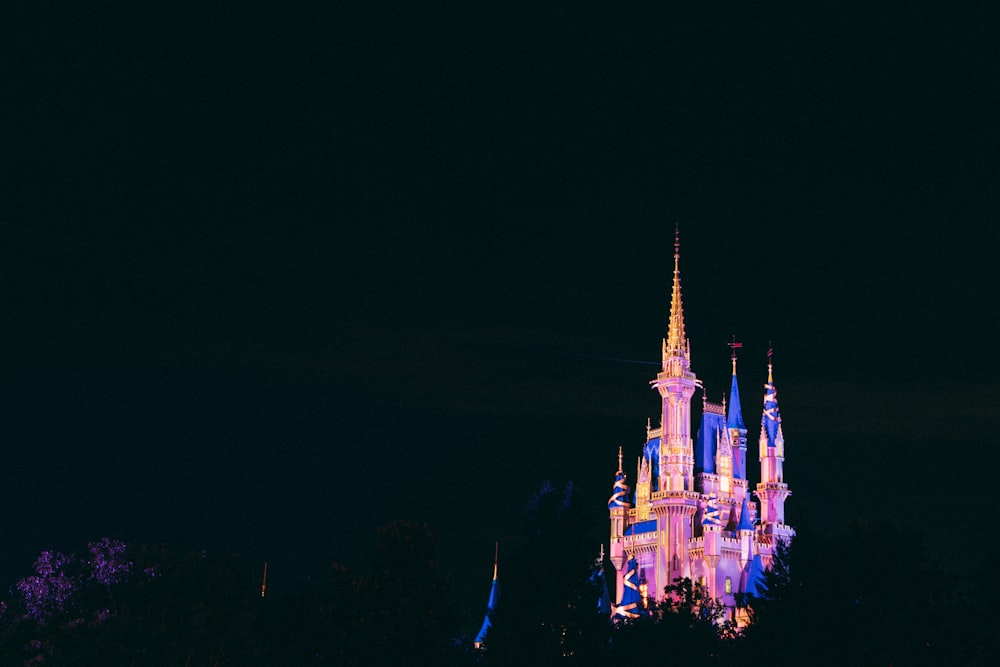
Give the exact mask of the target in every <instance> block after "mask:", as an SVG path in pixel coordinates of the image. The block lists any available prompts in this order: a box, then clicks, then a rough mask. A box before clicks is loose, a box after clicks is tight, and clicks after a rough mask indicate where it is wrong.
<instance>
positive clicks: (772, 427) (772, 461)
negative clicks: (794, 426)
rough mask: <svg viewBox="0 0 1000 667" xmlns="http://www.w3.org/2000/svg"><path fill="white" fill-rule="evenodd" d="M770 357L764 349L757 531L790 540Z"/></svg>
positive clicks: (782, 438) (782, 447)
mask: <svg viewBox="0 0 1000 667" xmlns="http://www.w3.org/2000/svg"><path fill="white" fill-rule="evenodd" d="M770 356H771V351H770V350H768V364H767V384H765V385H764V412H763V414H762V415H761V420H760V441H759V444H760V483H759V484H758V485H757V497H758V498H759V499H760V504H761V508H760V522H761V530H762V531H763V532H764V533H765V534H775V535H779V536H782V537H788V538H790V537H791V536H792V535H793V534H794V532H793V531H792V530H791V528H789V527H787V526H786V525H785V499H786V498H788V496H790V495H791V491H789V490H788V485H787V484H785V480H784V471H783V464H784V462H785V436H784V434H783V433H782V430H781V414H780V413H779V412H778V392H777V390H776V389H775V388H774V372H773V371H774V367H773V365H772V364H771V362H770ZM765 565H767V566H770V562H765Z"/></svg>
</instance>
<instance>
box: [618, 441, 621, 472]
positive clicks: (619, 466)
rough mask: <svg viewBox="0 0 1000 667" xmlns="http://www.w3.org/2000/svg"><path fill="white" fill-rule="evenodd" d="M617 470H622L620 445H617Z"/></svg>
mask: <svg viewBox="0 0 1000 667" xmlns="http://www.w3.org/2000/svg"><path fill="white" fill-rule="evenodd" d="M618 472H622V446H621V445H618Z"/></svg>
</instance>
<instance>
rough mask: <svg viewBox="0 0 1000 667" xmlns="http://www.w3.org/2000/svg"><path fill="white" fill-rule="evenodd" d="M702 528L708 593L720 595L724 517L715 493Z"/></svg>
mask: <svg viewBox="0 0 1000 667" xmlns="http://www.w3.org/2000/svg"><path fill="white" fill-rule="evenodd" d="M701 528H702V530H703V531H704V540H705V565H706V566H707V567H706V569H707V572H708V581H707V583H708V595H709V597H711V598H716V597H719V590H718V588H719V587H718V584H717V582H716V578H717V577H718V573H717V570H716V568H717V567H718V565H719V559H720V557H721V556H722V540H721V535H720V532H721V530H722V518H721V516H720V514H719V505H718V499H717V498H716V497H715V494H714V493H713V494H711V495H709V496H708V500H707V501H706V506H705V518H703V519H702V520H701Z"/></svg>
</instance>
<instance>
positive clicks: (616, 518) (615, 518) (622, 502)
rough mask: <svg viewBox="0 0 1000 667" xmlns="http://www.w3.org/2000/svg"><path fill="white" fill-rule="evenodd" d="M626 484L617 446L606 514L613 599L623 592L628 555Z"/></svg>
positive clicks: (620, 597) (619, 598)
mask: <svg viewBox="0 0 1000 667" xmlns="http://www.w3.org/2000/svg"><path fill="white" fill-rule="evenodd" d="M628 492H629V488H628V485H627V484H626V483H625V472H624V471H623V470H622V448H621V447H619V448H618V472H616V473H615V484H614V487H613V488H612V490H611V497H610V498H609V499H608V514H609V515H610V518H611V553H610V557H611V563H612V564H613V565H614V566H615V571H616V572H617V575H616V576H615V598H614V599H615V600H616V601H618V600H621V599H622V593H623V592H624V591H623V589H624V585H625V584H624V579H623V573H624V572H625V563H626V562H627V561H628V556H626V555H625V547H624V543H623V542H624V531H625V524H626V519H627V516H628V510H629V507H630V506H629V502H628Z"/></svg>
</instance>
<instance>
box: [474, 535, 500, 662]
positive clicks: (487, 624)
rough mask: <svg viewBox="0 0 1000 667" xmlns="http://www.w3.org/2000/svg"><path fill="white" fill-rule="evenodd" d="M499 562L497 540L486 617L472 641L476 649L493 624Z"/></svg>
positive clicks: (481, 643) (497, 595) (481, 644)
mask: <svg viewBox="0 0 1000 667" xmlns="http://www.w3.org/2000/svg"><path fill="white" fill-rule="evenodd" d="M499 562H500V543H499V542H497V543H496V544H495V545H494V547H493V584H492V585H491V586H490V600H489V602H487V603H486V617H485V618H484V619H483V625H482V627H480V628H479V634H478V635H476V639H475V640H474V642H473V646H475V648H477V649H478V648H482V646H483V642H484V641H486V637H487V635H489V632H490V628H491V627H492V626H493V615H494V614H495V613H496V610H497V598H498V597H499V594H500V591H499V589H498V588H497V564H498V563H499Z"/></svg>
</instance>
